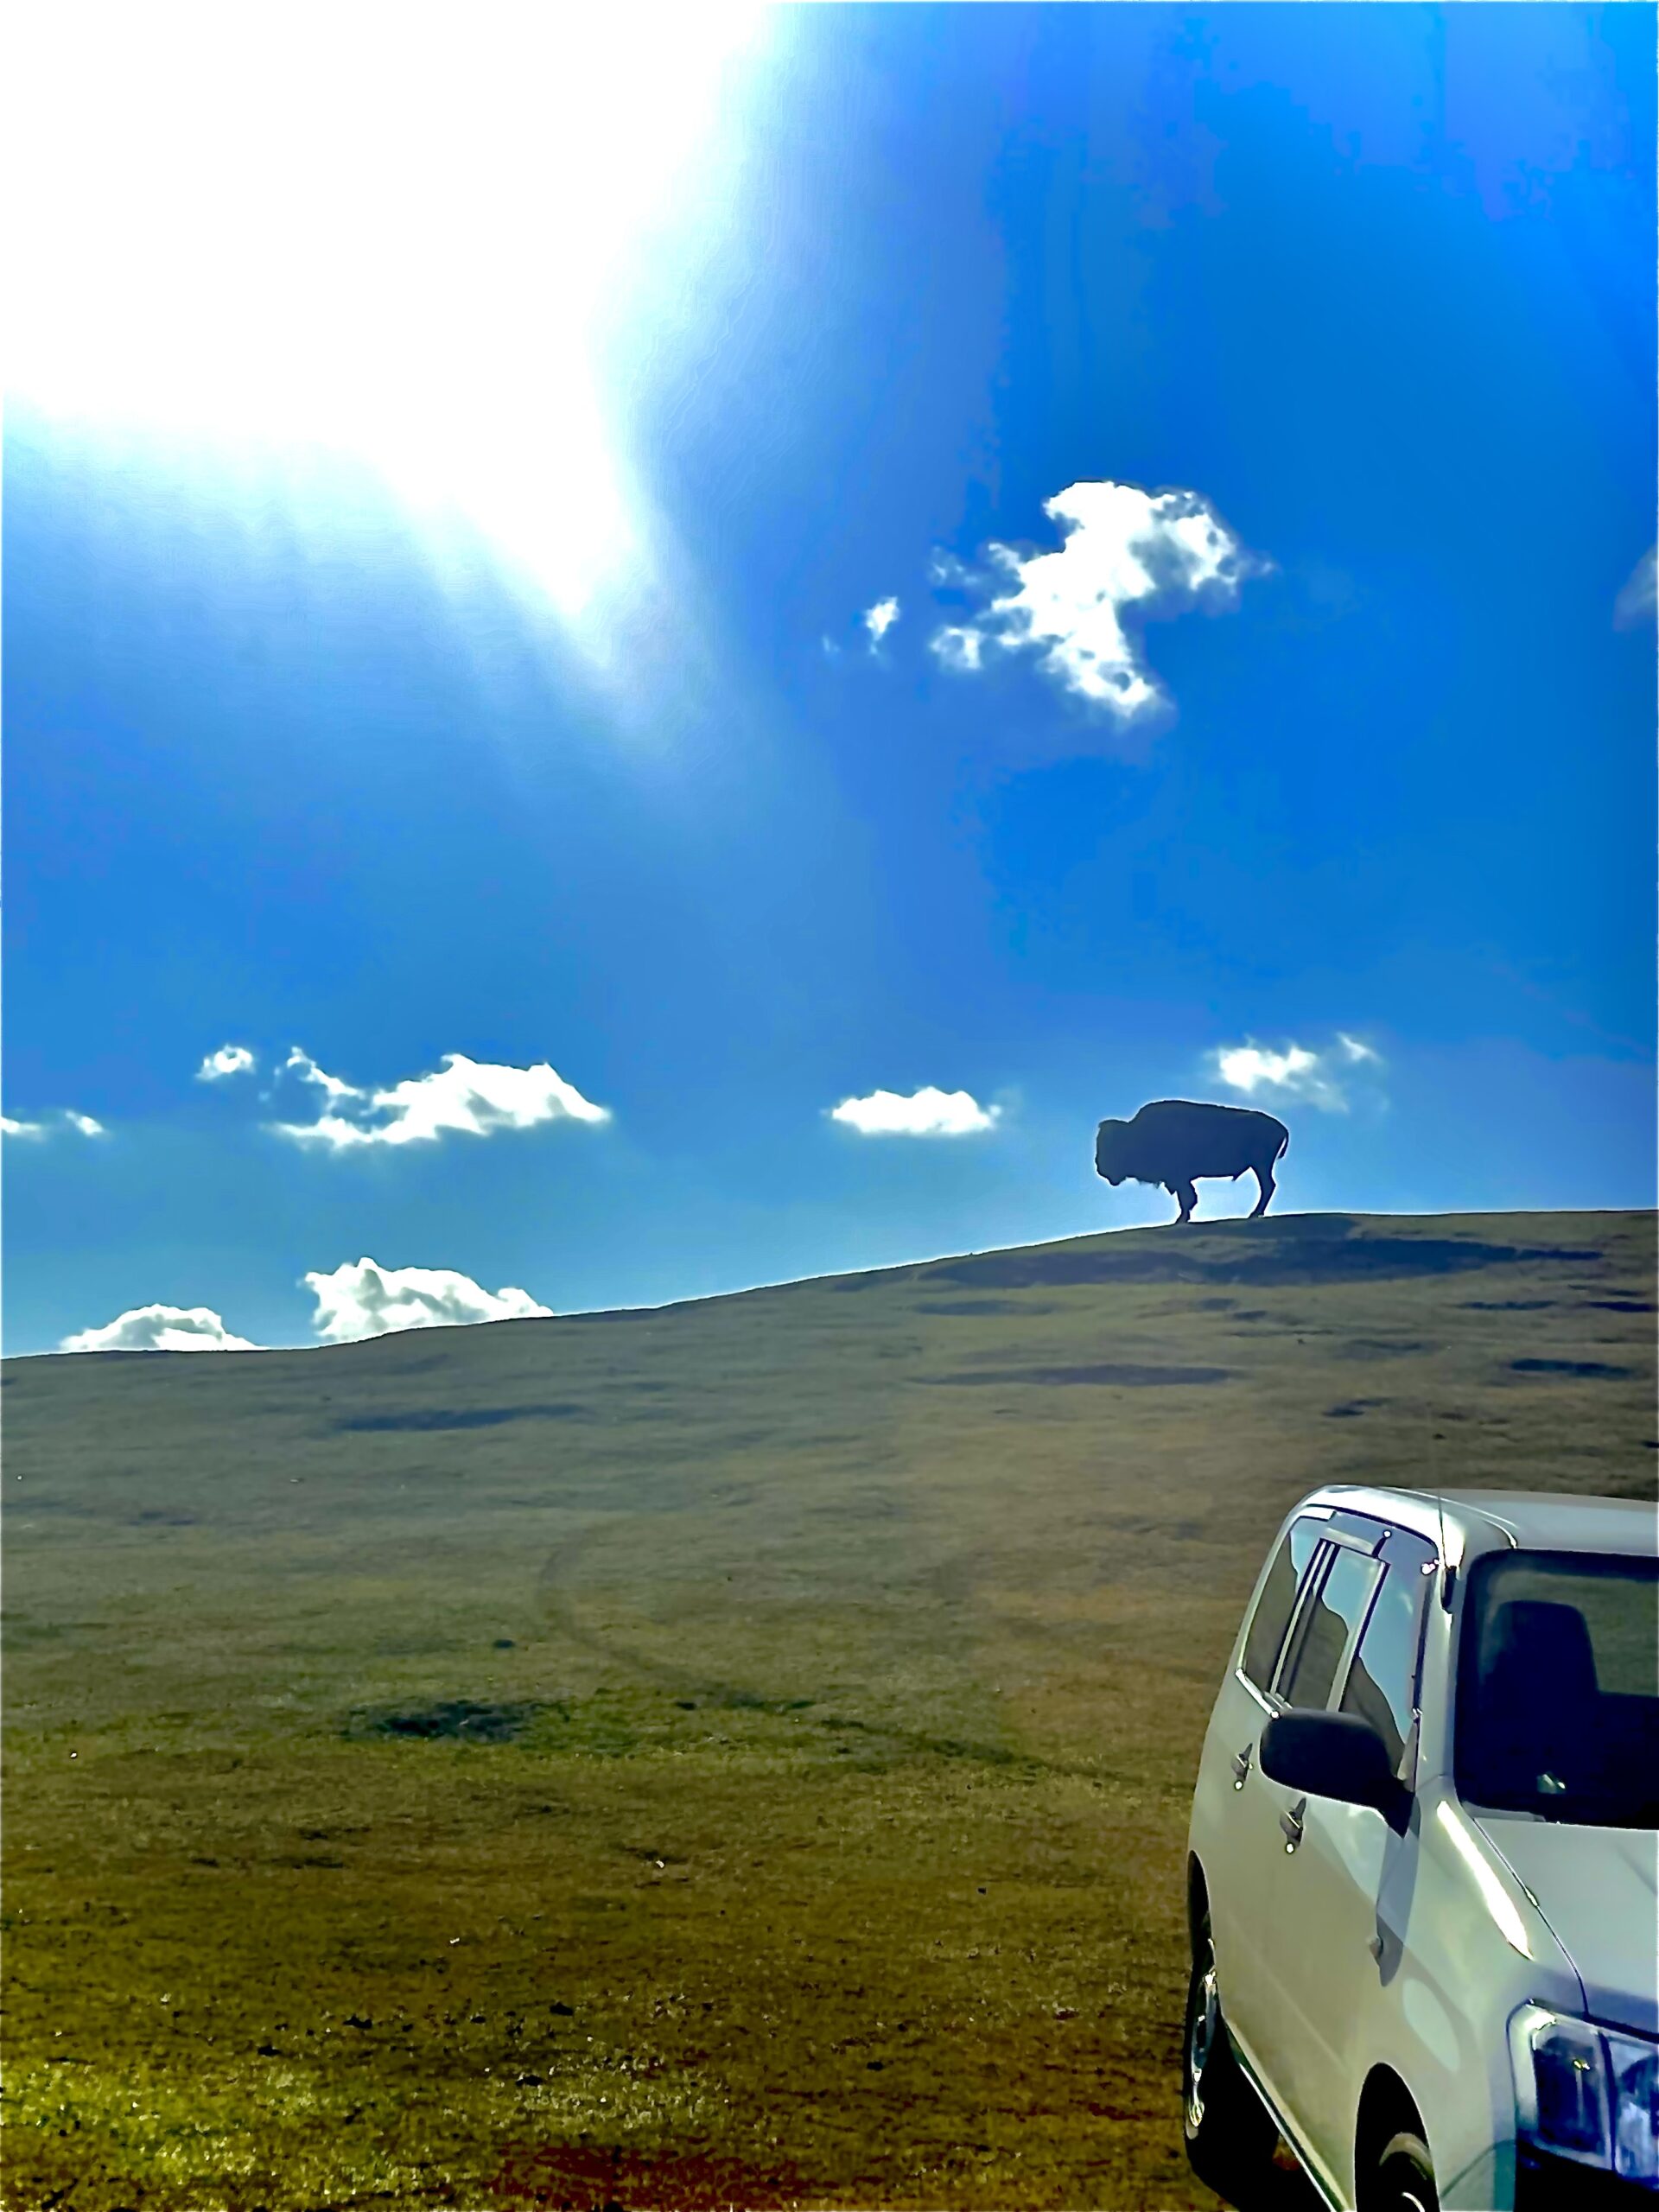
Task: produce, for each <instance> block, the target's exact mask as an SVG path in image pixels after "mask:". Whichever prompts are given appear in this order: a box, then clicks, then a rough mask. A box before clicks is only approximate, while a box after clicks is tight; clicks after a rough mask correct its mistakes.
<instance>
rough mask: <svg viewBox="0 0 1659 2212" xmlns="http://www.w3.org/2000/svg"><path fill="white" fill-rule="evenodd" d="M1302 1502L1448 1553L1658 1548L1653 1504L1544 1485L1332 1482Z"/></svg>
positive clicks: (1648, 1551)
mask: <svg viewBox="0 0 1659 2212" xmlns="http://www.w3.org/2000/svg"><path fill="white" fill-rule="evenodd" d="M1302 1506H1303V1507H1304V1508H1306V1507H1309V1506H1313V1507H1319V1506H1326V1507H1329V1508H1330V1509H1331V1510H1332V1511H1336V1512H1344V1513H1363V1514H1365V1515H1367V1516H1370V1518H1372V1519H1375V1520H1379V1521H1389V1522H1394V1523H1395V1525H1396V1526H1397V1527H1399V1528H1402V1529H1411V1530H1412V1531H1413V1532H1414V1534H1416V1535H1421V1536H1426V1537H1427V1538H1428V1540H1429V1541H1431V1542H1432V1543H1439V1542H1440V1537H1441V1533H1442V1530H1443V1531H1444V1535H1445V1547H1446V1552H1447V1553H1448V1554H1449V1555H1450V1556H1452V1557H1453V1558H1457V1559H1464V1558H1472V1557H1474V1556H1476V1555H1477V1554H1479V1553H1481V1552H1487V1551H1507V1550H1510V1549H1516V1550H1520V1551H1552V1552H1611V1553H1614V1554H1620V1555H1630V1556H1635V1557H1637V1558H1641V1557H1644V1556H1645V1557H1649V1558H1651V1557H1652V1556H1653V1555H1654V1554H1656V1553H1659V1510H1656V1508H1655V1507H1654V1506H1652V1505H1650V1504H1646V1503H1642V1502H1640V1501H1638V1500H1637V1499H1634V1498H1623V1497H1563V1496H1561V1495H1560V1493H1559V1492H1550V1491H1429V1490H1403V1489H1402V1490H1392V1489H1388V1490H1385V1489H1382V1488H1373V1487H1371V1486H1370V1485H1362V1484H1346V1483H1333V1484H1328V1485H1327V1486H1326V1487H1325V1488H1324V1489H1323V1490H1318V1491H1313V1492H1312V1493H1311V1495H1310V1496H1309V1497H1306V1498H1304V1499H1303V1501H1302Z"/></svg>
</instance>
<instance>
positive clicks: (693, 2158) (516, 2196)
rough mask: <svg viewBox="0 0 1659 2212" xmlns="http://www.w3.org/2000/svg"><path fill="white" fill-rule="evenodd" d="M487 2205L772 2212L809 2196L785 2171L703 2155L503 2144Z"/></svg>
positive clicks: (582, 2211) (624, 2211)
mask: <svg viewBox="0 0 1659 2212" xmlns="http://www.w3.org/2000/svg"><path fill="white" fill-rule="evenodd" d="M486 2193H487V2196H488V2198H489V2201H490V2202H492V2203H493V2204H504V2205H536V2206H544V2207H546V2208H547V2212H729V2208H731V2207H732V2206H734V2205H741V2206H743V2207H745V2208H746V2212H780V2208H783V2207H785V2206H790V2205H796V2204H799V2203H801V2202H803V2201H804V2199H805V2198H806V2197H807V2196H809V2194H810V2190H809V2184H808V2183H807V2181H806V2178H805V2177H804V2175H803V2174H801V2173H800V2172H798V2171H797V2170H796V2169H795V2168H794V2167H793V2166H791V2165H787V2164H766V2165H761V2164H758V2163H755V2162H753V2161H751V2160H749V2159H747V2158H732V2157H730V2156H727V2155H721V2154H719V2153H716V2152H709V2151H695V2150H685V2151H639V2150H632V2149H629V2150H606V2149H604V2148H602V2147H601V2145H597V2144H587V2143H561V2144H543V2145H534V2146H531V2145H524V2146H520V2145H516V2144H513V2145H508V2147H507V2151H506V2153H505V2157H504V2158H503V2160H502V2163H501V2167H500V2171H499V2172H498V2173H497V2174H496V2175H495V2176H494V2177H493V2179H492V2180H491V2181H490V2182H489V2183H487V2184H486Z"/></svg>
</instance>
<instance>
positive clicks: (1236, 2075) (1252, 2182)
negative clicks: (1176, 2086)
mask: <svg viewBox="0 0 1659 2212" xmlns="http://www.w3.org/2000/svg"><path fill="white" fill-rule="evenodd" d="M1183 2043H1184V2046H1185V2054H1186V2057H1185V2068H1184V2077H1185V2078H1184V2080H1183V2082H1182V2085H1181V2126H1182V2132H1183V2133H1184V2134H1185V2138H1186V2155H1187V2158H1188V2159H1189V2160H1190V2162H1191V2164H1192V2171H1193V2172H1194V2173H1195V2174H1197V2176H1198V2179H1199V2180H1200V2181H1202V2182H1205V2183H1208V2184H1209V2186H1210V2187H1211V2189H1213V2190H1215V2192H1216V2194H1217V2196H1224V2197H1227V2198H1229V2199H1230V2201H1231V2202H1233V2203H1235V2204H1241V2203H1244V2204H1248V2203H1249V2202H1250V2201H1251V2198H1252V2196H1253V2194H1254V2193H1255V2192H1256V2191H1257V2190H1259V2189H1260V2187H1261V2185H1262V2182H1263V2181H1264V2180H1265V2177H1266V2176H1267V2172H1268V2168H1269V2167H1270V2166H1271V2164H1272V2163H1273V2152H1274V2145H1275V2144H1276V2143H1277V2142H1278V2139H1279V2134H1278V2130H1277V2129H1276V2128H1275V2127H1274V2124H1273V2122H1272V2120H1269V2119H1268V2114H1267V2111H1266V2109H1265V2107H1263V2105H1262V2100H1261V2099H1260V2098H1259V2097H1258V2096H1257V2095H1256V2094H1255V2090H1254V2089H1252V2088H1251V2087H1250V2085H1249V2082H1247V2081H1246V2080H1245V2078H1244V2074H1243V2069H1242V2068H1241V2067H1240V2065H1239V2063H1238V2060H1237V2059H1236V2057H1235V2056H1234V2054H1233V2046H1232V2040H1231V2038H1230V2036H1229V2035H1228V2033H1227V2023H1226V2021H1225V2020H1224V2018H1222V2012H1221V1993H1220V1988H1219V1986H1218V1984H1217V1979H1216V1948H1215V1945H1214V1943H1213V1942H1211V1937H1210V1927H1209V1923H1208V1922H1207V1921H1206V1922H1205V1924H1204V1926H1203V1927H1202V1928H1201V1929H1199V1931H1198V1940H1197V1941H1196V1942H1195V1943H1194V1945H1193V1956H1192V1980H1191V1982H1190V1983H1189V1984H1188V1985H1187V1993H1186V2032H1185V2037H1183Z"/></svg>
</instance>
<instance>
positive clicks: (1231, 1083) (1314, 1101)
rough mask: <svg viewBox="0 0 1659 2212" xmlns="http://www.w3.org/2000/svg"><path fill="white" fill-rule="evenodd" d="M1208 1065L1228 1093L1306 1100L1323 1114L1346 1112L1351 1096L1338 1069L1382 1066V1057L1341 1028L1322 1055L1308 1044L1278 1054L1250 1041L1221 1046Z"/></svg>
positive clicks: (1288, 1048)
mask: <svg viewBox="0 0 1659 2212" xmlns="http://www.w3.org/2000/svg"><path fill="white" fill-rule="evenodd" d="M1210 1062H1211V1067H1212V1068H1213V1069H1214V1071H1215V1072H1216V1074H1217V1076H1218V1077H1220V1079H1221V1081H1222V1082H1223V1083H1224V1084H1226V1085H1227V1087H1228V1089H1229V1090H1238V1091H1243V1094H1244V1096H1246V1097H1247V1098H1253V1097H1255V1096H1256V1094H1257V1093H1258V1092H1262V1093H1264V1094H1266V1096H1268V1097H1269V1098H1281V1099H1283V1098H1303V1099H1306V1102H1307V1103H1308V1104H1309V1105H1310V1106H1316V1107H1318V1108H1319V1110H1320V1111H1321V1112H1322V1113H1326V1114H1345V1113H1346V1112H1347V1110H1348V1093H1347V1091H1346V1090H1344V1087H1343V1084H1342V1083H1341V1082H1340V1081H1339V1080H1338V1074H1337V1072H1336V1071H1337V1070H1338V1069H1344V1070H1349V1071H1351V1070H1353V1069H1356V1068H1359V1067H1362V1066H1366V1065H1370V1066H1373V1067H1381V1066H1382V1065H1383V1055H1382V1054H1381V1053H1380V1052H1377V1051H1376V1048H1375V1047H1374V1046H1370V1045H1365V1044H1362V1043H1361V1042H1360V1040H1359V1039H1358V1038H1357V1037H1350V1036H1348V1035H1347V1034H1346V1033H1344V1032H1343V1031H1342V1030H1338V1032H1337V1038H1336V1042H1335V1044H1334V1045H1332V1046H1330V1047H1329V1049H1328V1050H1325V1051H1322V1052H1313V1051H1312V1050H1311V1049H1310V1048H1309V1047H1308V1046H1306V1045H1287V1046H1285V1048H1284V1050H1283V1051H1282V1052H1273V1051H1270V1050H1269V1049H1268V1047H1266V1046H1262V1045H1257V1044H1256V1043H1255V1042H1254V1041H1253V1040H1247V1041H1246V1042H1245V1043H1244V1044H1243V1045H1224V1046H1220V1047H1219V1048H1218V1049H1217V1051H1215V1052H1212V1053H1211V1055H1210Z"/></svg>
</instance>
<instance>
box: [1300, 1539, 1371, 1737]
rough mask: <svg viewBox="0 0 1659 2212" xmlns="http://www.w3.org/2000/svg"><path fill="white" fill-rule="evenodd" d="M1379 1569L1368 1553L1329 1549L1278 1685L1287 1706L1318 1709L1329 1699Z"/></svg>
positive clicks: (1345, 1549) (1305, 1607)
mask: <svg viewBox="0 0 1659 2212" xmlns="http://www.w3.org/2000/svg"><path fill="white" fill-rule="evenodd" d="M1382 1571H1383V1570H1382V1568H1381V1567H1380V1566H1379V1565H1378V1563H1377V1561H1376V1560H1374V1559H1373V1558H1372V1557H1371V1555H1370V1553H1369V1552H1360V1551H1351V1550H1349V1549H1348V1548H1346V1547H1345V1546H1344V1547H1343V1548H1341V1549H1339V1550H1338V1549H1333V1550H1332V1553H1331V1556H1330V1560H1329V1563H1328V1565H1327V1566H1326V1567H1325V1572H1324V1577H1323V1580H1321V1581H1320V1582H1319V1585H1318V1586H1317V1587H1316V1588H1315V1589H1314V1590H1313V1592H1311V1595H1310V1599H1309V1602H1308V1603H1307V1604H1306V1605H1305V1606H1304V1607H1303V1609H1302V1614H1301V1618H1300V1622H1299V1624H1298V1626H1297V1631H1296V1638H1295V1643H1294V1647H1293V1649H1292V1650H1291V1653H1290V1656H1289V1658H1288V1659H1287V1662H1286V1664H1285V1666H1284V1669H1283V1670H1282V1673H1281V1680H1280V1682H1279V1685H1278V1688H1279V1694H1280V1696H1281V1697H1282V1698H1283V1699H1284V1700H1285V1702H1286V1704H1287V1705H1290V1706H1294V1707H1300V1709H1301V1710H1302V1711H1304V1712H1306V1711H1308V1710H1314V1711H1320V1710H1323V1709H1324V1707H1326V1706H1328V1705H1329V1704H1330V1702H1331V1693H1332V1689H1333V1688H1335V1686H1336V1681H1337V1670H1338V1668H1339V1667H1340V1666H1341V1665H1342V1662H1343V1659H1344V1655H1345V1654H1346V1652H1347V1650H1348V1649H1349V1645H1350V1643H1351V1639H1352V1637H1354V1636H1355V1635H1356V1633H1357V1630H1358V1627H1359V1624H1360V1622H1361V1620H1362V1619H1363V1618H1364V1613H1365V1608H1366V1606H1367V1605H1369V1604H1370V1598H1371V1592H1372V1591H1373V1590H1374V1589H1375V1588H1376V1580H1377V1577H1378V1575H1379V1574H1380V1573H1382Z"/></svg>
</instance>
